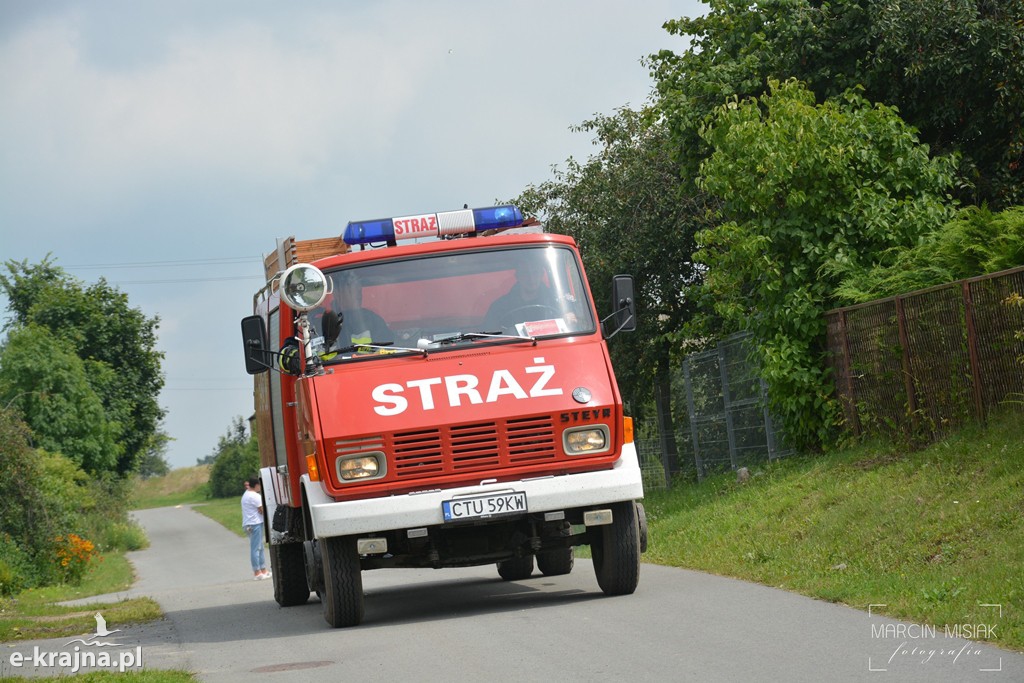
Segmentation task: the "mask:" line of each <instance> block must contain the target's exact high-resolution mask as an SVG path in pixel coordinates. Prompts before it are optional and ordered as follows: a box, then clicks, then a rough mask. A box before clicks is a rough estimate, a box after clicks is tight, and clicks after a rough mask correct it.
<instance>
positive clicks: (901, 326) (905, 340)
mask: <svg viewBox="0 0 1024 683" xmlns="http://www.w3.org/2000/svg"><path fill="white" fill-rule="evenodd" d="M896 328H897V330H898V331H899V336H900V350H901V351H902V357H903V358H902V363H903V388H904V390H905V391H906V392H907V410H908V411H909V412H910V424H911V428H912V429H911V433H912V434H913V433H916V432H917V395H916V394H915V393H914V377H913V375H912V374H911V365H910V337H908V336H907V319H906V316H905V315H904V313H903V297H901V296H897V297H896Z"/></svg>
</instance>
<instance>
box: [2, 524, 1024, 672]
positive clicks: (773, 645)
mask: <svg viewBox="0 0 1024 683" xmlns="http://www.w3.org/2000/svg"><path fill="white" fill-rule="evenodd" d="M135 514H136V517H137V518H138V520H139V521H140V522H141V523H142V525H143V526H144V527H145V528H146V531H147V533H148V534H149V537H150V540H151V547H150V548H149V549H147V550H145V551H141V552H137V553H132V554H130V559H131V561H132V562H133V564H134V565H135V567H136V571H137V574H138V582H137V584H136V585H135V586H134V587H133V588H132V589H131V590H130V591H128V592H127V593H124V594H121V596H115V597H126V596H129V595H150V596H152V597H154V598H155V599H156V600H157V601H158V602H159V603H160V605H161V607H162V608H163V609H164V611H165V613H166V615H167V616H166V619H164V620H162V621H160V622H157V623H155V624H149V625H145V626H126V627H125V628H124V629H123V630H122V632H121V633H117V634H113V635H112V636H111V637H110V638H108V639H107V640H108V641H110V642H111V644H112V645H113V646H116V647H117V648H119V649H121V650H124V651H134V652H139V653H141V656H142V660H143V665H144V666H145V667H147V668H152V667H156V668H182V669H187V670H190V671H193V672H195V673H196V674H197V675H198V676H199V678H200V679H201V680H203V681H216V682H220V681H246V682H250V681H252V680H254V679H260V680H264V679H265V680H273V681H308V680H311V679H313V678H317V679H323V680H330V681H366V680H390V681H474V682H482V681H487V682H490V681H539V680H545V681H547V680H558V681H603V680H623V679H625V680H638V681H679V680H696V681H875V682H887V681H974V680H976V681H986V682H989V683H1001V682H1002V681H1024V656H1022V655H1021V654H1015V653H1011V652H1008V651H1006V650H1001V649H998V648H993V647H991V646H987V645H984V644H980V643H974V642H971V641H966V640H960V639H956V638H949V637H946V636H945V634H944V628H943V627H939V628H938V629H937V630H936V632H935V633H934V634H932V633H930V632H928V631H927V630H925V629H922V628H920V627H918V626H915V625H907V624H900V623H898V622H895V621H892V620H889V619H884V618H880V617H878V616H877V614H876V615H874V616H872V615H869V614H868V612H867V611H861V610H856V609H851V608H848V607H844V606H841V605H835V604H831V603H826V602H820V601H816V600H811V599H809V598H805V597H801V596H798V595H794V594H792V593H787V592H785V591H781V590H776V589H772V588H767V587H764V586H760V585H757V584H751V583H746V582H742V581H735V580H732V579H726V578H721V577H717V576H711V575H707V574H702V573H699V572H691V571H685V570H680V569H672V568H666V567H658V566H654V565H644V566H643V568H642V570H641V578H640V587H639V588H638V589H637V592H636V593H635V594H634V595H631V596H623V597H615V598H607V597H604V596H603V594H602V593H601V592H600V590H599V589H598V586H597V581H596V579H595V578H594V574H593V568H592V567H591V565H590V563H589V561H586V560H577V563H576V568H575V569H574V570H573V573H572V574H571V575H569V576H563V577H555V578H547V577H543V576H541V575H540V574H536V575H535V576H534V577H533V578H531V579H529V580H526V581H521V582H514V583H508V582H504V581H502V580H500V579H499V578H498V575H497V572H496V570H495V568H494V567H477V568H469V569H447V570H439V571H433V570H423V571H420V570H377V571H371V572H366V573H365V574H364V581H363V582H364V587H365V589H366V593H367V598H366V618H365V621H364V622H363V624H362V625H360V626H358V627H355V628H350V629H330V628H328V627H327V624H326V622H324V620H323V618H322V616H321V614H320V603H319V601H318V600H317V598H316V596H315V595H314V596H313V597H312V598H311V600H310V602H309V603H308V604H306V605H303V606H300V607H290V608H287V609H282V608H279V607H278V606H277V604H276V603H275V602H274V599H273V588H272V586H271V582H270V581H258V582H257V581H253V580H252V578H251V572H250V570H249V566H248V545H247V541H246V540H245V539H243V538H240V537H238V536H235V535H233V534H231V533H230V532H228V531H226V530H225V529H223V528H222V527H221V526H219V525H218V524H216V523H215V522H212V521H211V520H209V519H208V518H206V517H204V516H203V515H200V514H198V513H196V512H194V511H192V510H190V509H188V508H160V509H156V510H146V511H141V512H137V513H135ZM991 609H992V611H993V616H992V619H991V620H990V621H989V622H988V623H986V624H984V626H985V627H991V628H994V629H998V628H999V613H998V608H997V607H993V608H991ZM1004 609H1005V606H1004ZM110 626H111V628H113V627H114V626H116V625H115V624H111V625H110ZM951 626H952V625H951ZM40 644H42V645H40ZM60 645H64V647H65V649H67V648H68V645H67V643H66V642H65V641H36V642H33V643H21V642H19V643H16V644H15V645H13V646H12V645H10V644H8V645H7V646H6V647H5V648H4V652H3V655H2V661H0V676H4V675H11V674H14V675H18V676H25V675H53V674H55V673H59V672H60V670H61V669H60V668H59V667H57V668H54V667H50V666H41V667H40V666H25V665H23V666H22V667H21V668H18V669H15V668H13V667H11V665H10V657H11V654H12V653H13V652H21V653H22V654H23V655H24V656H27V657H31V656H32V652H33V650H32V648H33V647H35V648H40V647H41V646H42V647H43V648H44V649H45V648H50V649H51V650H52V649H54V648H55V647H57V646H60ZM37 663H38V660H37ZM65 671H67V669H65Z"/></svg>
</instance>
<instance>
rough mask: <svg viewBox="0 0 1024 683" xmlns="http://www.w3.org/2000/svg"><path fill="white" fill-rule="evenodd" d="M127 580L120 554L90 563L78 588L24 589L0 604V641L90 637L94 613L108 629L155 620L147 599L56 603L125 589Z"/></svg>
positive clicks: (152, 605) (128, 569) (153, 608)
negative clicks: (100, 616) (105, 623)
mask: <svg viewBox="0 0 1024 683" xmlns="http://www.w3.org/2000/svg"><path fill="white" fill-rule="evenodd" d="M132 579H133V576H132V567H131V564H129V562H128V560H127V559H126V558H125V556H124V553H121V552H114V553H105V554H103V555H100V556H99V558H97V560H96V561H94V562H93V565H92V567H91V568H90V569H89V571H88V573H87V574H86V576H85V578H84V579H83V581H82V583H81V585H78V586H69V585H59V586H47V587H45V588H35V589H29V590H26V591H22V592H21V593H18V594H17V595H14V596H12V597H10V598H3V599H0V641H4V642H9V641H13V640H34V639H38V638H64V637H69V636H76V635H81V634H82V633H91V632H92V631H93V630H94V629H95V626H96V621H95V619H94V617H93V615H94V614H96V612H102V613H103V616H104V618H106V620H107V623H108V624H109V625H111V626H114V625H117V626H118V627H120V625H121V624H138V623H143V622H147V621H153V620H155V619H160V618H161V617H162V616H163V613H162V612H161V611H160V607H159V605H157V604H156V602H154V601H153V600H151V599H150V598H133V599H131V600H122V601H121V602H104V603H95V604H90V605H89V606H88V607H81V606H79V607H65V606H61V605H58V604H56V603H58V602H63V601H65V600H75V599H78V598H84V597H89V596H92V595H104V594H106V593H114V592H117V591H120V590H127V589H128V587H129V586H131V584H132Z"/></svg>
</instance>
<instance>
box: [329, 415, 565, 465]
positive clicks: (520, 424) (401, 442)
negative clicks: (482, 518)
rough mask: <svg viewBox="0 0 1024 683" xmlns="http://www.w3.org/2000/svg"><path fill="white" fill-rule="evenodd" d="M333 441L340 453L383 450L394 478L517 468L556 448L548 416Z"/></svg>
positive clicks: (551, 457)
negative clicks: (360, 446) (361, 446)
mask: <svg viewBox="0 0 1024 683" xmlns="http://www.w3.org/2000/svg"><path fill="white" fill-rule="evenodd" d="M388 442H390V443H388ZM382 443H383V444H384V447H383V449H382V448H381V447H380V445H381V444H382ZM336 444H337V446H338V451H337V452H338V453H339V454H340V453H341V452H342V444H344V446H345V451H346V452H351V451H350V450H349V449H353V448H355V449H356V450H362V449H360V448H359V445H364V446H365V447H366V450H384V452H386V453H388V456H389V460H390V465H389V478H390V477H392V476H393V477H395V478H398V479H410V478H422V477H432V476H439V475H444V474H458V473H461V472H473V471H485V470H488V471H489V470H495V469H501V468H506V467H518V466H523V465H530V464H534V463H539V462H545V461H549V460H554V459H555V458H557V457H558V453H559V452H560V449H558V448H556V442H555V429H554V425H553V423H552V420H551V416H550V415H543V416H539V417H525V418H515V419H510V420H499V421H495V422H476V423H472V424H463V425H453V426H444V427H439V428H436V429H421V430H416V431H408V432H396V433H395V434H393V435H391V436H390V437H388V436H371V437H365V438H362V439H349V440H344V441H343V440H338V441H337V442H336Z"/></svg>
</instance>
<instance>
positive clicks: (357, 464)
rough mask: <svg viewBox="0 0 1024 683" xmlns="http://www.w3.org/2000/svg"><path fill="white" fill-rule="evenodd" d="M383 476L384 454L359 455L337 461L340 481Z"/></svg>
mask: <svg viewBox="0 0 1024 683" xmlns="http://www.w3.org/2000/svg"><path fill="white" fill-rule="evenodd" d="M383 476H384V456H383V454H377V455H359V456H356V457H352V458H345V459H344V460H339V461H338V477H339V478H340V479H341V480H342V481H356V480H359V479H376V478H378V477H383Z"/></svg>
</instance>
